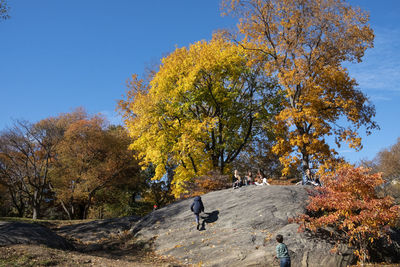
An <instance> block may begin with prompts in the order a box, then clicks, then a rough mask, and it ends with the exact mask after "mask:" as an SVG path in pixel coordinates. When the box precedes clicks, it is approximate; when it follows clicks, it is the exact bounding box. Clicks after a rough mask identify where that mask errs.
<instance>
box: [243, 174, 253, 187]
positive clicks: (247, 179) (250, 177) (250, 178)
mask: <svg viewBox="0 0 400 267" xmlns="http://www.w3.org/2000/svg"><path fill="white" fill-rule="evenodd" d="M244 181H245V183H246V185H251V184H252V183H253V175H252V173H251V171H249V172H248V173H247V175H246V176H245V177H244Z"/></svg>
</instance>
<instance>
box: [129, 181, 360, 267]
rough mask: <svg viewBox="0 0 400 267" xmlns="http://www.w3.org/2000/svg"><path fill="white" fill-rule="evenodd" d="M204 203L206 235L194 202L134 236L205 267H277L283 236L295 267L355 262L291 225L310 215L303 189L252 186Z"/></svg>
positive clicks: (174, 207) (158, 214)
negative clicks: (298, 217)
mask: <svg viewBox="0 0 400 267" xmlns="http://www.w3.org/2000/svg"><path fill="white" fill-rule="evenodd" d="M202 199H203V203H204V206H205V213H204V214H202V216H201V217H202V220H201V222H202V228H201V229H200V231H198V230H197V229H196V224H195V218H194V215H193V213H192V212H191V211H190V209H189V207H190V204H191V203H192V199H187V200H183V201H180V202H176V203H173V204H171V205H169V206H167V207H164V208H162V209H159V210H156V211H154V212H152V213H151V214H149V215H148V216H146V217H144V218H143V219H142V220H140V221H139V222H138V223H136V224H135V225H134V226H133V228H132V231H133V232H134V233H136V236H137V237H138V238H140V239H142V240H150V239H152V240H154V246H155V250H156V253H158V254H161V255H170V256H174V257H176V258H177V259H179V260H181V261H182V262H185V263H202V265H203V266H277V264H278V263H277V261H276V260H274V258H273V256H274V255H275V246H276V241H275V236H276V235H277V234H282V235H283V236H284V242H285V243H286V244H287V246H288V248H289V250H290V255H291V258H292V266H346V265H348V264H350V263H352V262H354V256H353V253H352V251H351V250H349V249H347V248H346V247H343V248H341V249H340V253H336V254H334V253H330V250H331V249H332V247H333V243H332V242H330V241H329V240H323V239H315V238H311V237H308V236H307V235H306V234H305V233H298V232H297V229H298V227H299V226H298V225H297V224H291V223H289V222H288V219H289V218H293V217H295V216H296V215H298V214H299V213H303V212H304V211H305V206H306V202H307V199H308V194H307V191H306V188H305V187H303V186H247V187H242V188H239V189H226V190H221V191H215V192H211V193H208V194H205V195H203V196H202Z"/></svg>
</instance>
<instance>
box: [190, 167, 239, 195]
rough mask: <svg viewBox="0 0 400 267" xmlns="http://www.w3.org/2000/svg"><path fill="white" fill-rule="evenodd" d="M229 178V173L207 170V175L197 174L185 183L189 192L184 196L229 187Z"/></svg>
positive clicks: (230, 184)
mask: <svg viewBox="0 0 400 267" xmlns="http://www.w3.org/2000/svg"><path fill="white" fill-rule="evenodd" d="M231 180H232V179H231V178H230V177H229V175H221V174H219V173H217V172H209V173H208V174H207V175H202V176H199V177H197V178H196V179H195V180H194V181H193V182H190V183H187V184H186V185H187V187H186V188H187V190H188V192H189V194H187V195H185V197H193V196H199V195H203V194H205V193H208V192H211V191H216V190H221V189H225V188H229V187H231V186H232V181H231Z"/></svg>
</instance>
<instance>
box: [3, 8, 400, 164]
mask: <svg viewBox="0 0 400 267" xmlns="http://www.w3.org/2000/svg"><path fill="white" fill-rule="evenodd" d="M350 2H351V3H352V4H354V5H359V6H361V7H362V8H363V9H366V10H368V11H369V12H370V15H371V26H372V28H373V29H374V31H375V34H376V39H375V47H374V48H373V49H370V50H369V51H368V52H367V53H366V56H365V57H364V61H363V63H361V64H357V65H350V66H349V69H350V73H351V75H352V76H353V77H355V78H356V79H357V81H358V82H359V85H360V88H361V89H362V90H363V91H364V92H365V93H366V94H367V95H368V96H369V97H370V99H371V101H372V102H373V103H374V104H375V106H376V109H377V116H376V120H377V121H378V123H379V125H380V127H381V130H380V131H377V132H375V133H373V134H372V135H371V136H368V137H365V139H364V149H363V150H362V151H361V152H352V151H351V150H350V149H347V148H346V147H342V148H340V149H339V151H340V153H341V155H343V156H344V157H345V158H346V159H348V160H350V161H351V162H353V163H355V162H357V161H358V160H360V159H362V158H367V159H371V158H372V157H374V156H375V154H376V153H377V152H378V151H379V150H381V149H382V148H385V147H388V146H390V145H392V144H394V143H395V142H396V140H397V138H398V137H400V124H399V123H398V121H397V120H398V118H399V117H400V108H399V105H400V52H399V51H400V24H399V19H400V15H399V14H400V1H398V0H383V1H376V0H351V1H350ZM8 4H9V6H10V7H11V10H10V15H11V18H10V19H9V20H7V21H2V22H0V92H1V105H0V130H1V129H4V128H5V127H7V126H10V125H11V124H12V120H13V119H26V120H29V121H32V122H35V121H38V120H40V119H44V118H46V117H49V116H56V115H58V114H59V113H63V112H70V111H71V110H73V109H74V108H76V107H79V106H82V107H84V108H86V110H87V111H88V112H90V113H99V112H101V113H103V114H105V115H106V116H107V117H108V118H109V119H110V121H111V122H118V121H119V120H118V118H117V116H116V113H115V107H116V103H117V100H118V99H121V98H122V95H123V94H124V93H125V90H126V86H125V82H126V80H127V79H128V78H129V77H130V75H131V74H133V73H138V74H142V73H143V71H144V69H145V68H146V67H147V66H150V65H152V64H154V63H157V62H158V60H159V59H160V58H161V57H162V56H163V55H165V54H166V53H168V52H171V51H173V50H174V48H175V47H176V46H178V47H181V46H187V45H188V44H190V43H193V42H195V41H198V40H202V39H206V40H208V39H210V38H211V35H212V33H213V31H215V30H216V29H220V28H233V27H235V21H234V20H233V19H232V18H230V17H221V16H220V9H219V7H220V1H219V0H205V1H198V0H170V1H166V0H116V1H105V0H68V1H67V0H58V1H54V0H34V1H32V0H8Z"/></svg>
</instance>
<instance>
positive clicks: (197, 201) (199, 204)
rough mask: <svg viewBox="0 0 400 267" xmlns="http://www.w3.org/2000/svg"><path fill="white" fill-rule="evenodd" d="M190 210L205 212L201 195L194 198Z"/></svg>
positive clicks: (197, 212)
mask: <svg viewBox="0 0 400 267" xmlns="http://www.w3.org/2000/svg"><path fill="white" fill-rule="evenodd" d="M190 210H191V211H193V212H194V213H196V214H199V213H200V212H202V211H203V212H204V206H203V201H201V197H199V196H197V197H195V198H194V200H193V203H192V205H191V206H190Z"/></svg>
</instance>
